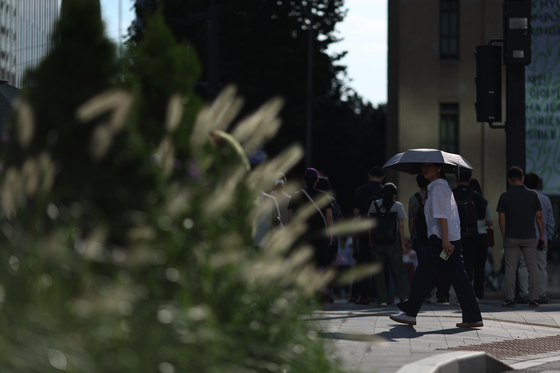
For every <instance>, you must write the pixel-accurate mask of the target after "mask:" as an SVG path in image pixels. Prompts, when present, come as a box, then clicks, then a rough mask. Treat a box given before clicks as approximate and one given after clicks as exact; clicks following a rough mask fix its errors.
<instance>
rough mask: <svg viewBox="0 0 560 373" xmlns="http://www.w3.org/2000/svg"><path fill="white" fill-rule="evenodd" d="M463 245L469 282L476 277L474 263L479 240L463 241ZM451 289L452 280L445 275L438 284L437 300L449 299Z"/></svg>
mask: <svg viewBox="0 0 560 373" xmlns="http://www.w3.org/2000/svg"><path fill="white" fill-rule="evenodd" d="M461 242H462V243H463V262H464V265H465V272H466V273H467V276H468V277H469V281H471V283H472V280H473V277H474V276H473V275H474V263H475V257H476V250H477V246H476V245H477V240H476V238H474V239H473V238H471V239H464V240H461ZM449 289H451V279H450V278H449V276H448V275H446V274H443V275H442V276H441V278H440V279H439V281H438V283H437V291H436V298H437V299H447V298H449Z"/></svg>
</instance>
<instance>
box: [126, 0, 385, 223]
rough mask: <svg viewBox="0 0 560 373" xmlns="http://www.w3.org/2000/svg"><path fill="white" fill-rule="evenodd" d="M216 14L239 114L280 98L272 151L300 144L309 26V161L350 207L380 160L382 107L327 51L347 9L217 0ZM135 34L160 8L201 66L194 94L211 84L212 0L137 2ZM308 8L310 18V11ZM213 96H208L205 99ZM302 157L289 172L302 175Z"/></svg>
mask: <svg viewBox="0 0 560 373" xmlns="http://www.w3.org/2000/svg"><path fill="white" fill-rule="evenodd" d="M215 3H216V4H217V8H218V17H219V46H218V48H219V79H220V83H221V84H222V86H225V85H227V84H231V83H233V84H235V85H236V86H238V88H239V92H240V95H241V96H242V97H243V98H244V99H245V100H246V105H245V108H244V110H243V111H242V113H241V115H246V114H247V113H249V112H251V111H253V110H254V109H255V108H256V107H257V106H258V105H259V104H260V102H262V100H263V98H264V99H268V98H271V97H275V96H281V97H283V98H284V99H285V106H284V109H283V110H282V112H281V114H280V116H281V118H282V121H283V125H282V128H281V129H280V132H279V134H278V136H276V138H275V139H274V140H273V141H271V142H270V143H269V144H268V145H267V146H266V147H265V149H264V150H265V152H267V153H268V154H269V155H270V156H274V155H276V154H278V153H279V152H280V151H281V150H282V149H284V148H285V147H286V146H288V145H289V144H291V143H293V142H299V143H301V144H304V143H305V128H306V102H307V77H308V74H307V63H308V48H309V43H308V32H310V31H309V30H310V29H311V30H312V32H313V43H312V44H313V85H312V86H313V87H312V90H313V105H312V113H313V115H312V117H313V122H312V133H313V146H312V148H313V150H312V166H313V167H315V168H317V169H319V170H320V171H322V172H324V173H325V174H326V176H328V177H329V178H330V180H331V184H332V185H333V188H334V189H335V190H336V191H337V192H338V193H337V198H338V199H339V201H340V202H341V204H342V206H343V209H344V210H346V211H347V212H349V211H350V208H351V203H352V197H353V193H354V190H355V188H356V187H358V186H359V185H361V184H363V183H364V182H365V181H366V180H367V179H366V175H367V171H368V170H369V169H370V168H371V167H372V166H374V165H381V164H382V163H383V161H384V125H385V109H384V107H378V108H375V107H373V106H372V105H371V103H368V102H365V101H364V100H363V99H362V97H360V95H359V94H358V93H356V92H354V91H353V90H352V89H351V87H349V85H348V82H347V81H345V74H346V67H345V66H344V65H343V64H342V63H341V59H342V57H343V56H344V55H345V53H342V54H329V53H328V52H327V49H328V47H329V45H331V44H332V43H336V42H337V41H338V39H337V37H336V35H335V27H336V24H337V23H338V22H341V21H342V20H343V19H344V16H345V14H346V12H345V9H344V1H343V0H310V1H303V0H278V1H268V0H227V1H223V0H215ZM135 6H136V12H137V17H138V18H137V21H136V22H135V23H134V24H133V25H132V27H131V28H130V37H131V39H132V40H135V41H139V40H141V39H142V38H143V34H144V31H143V29H144V23H145V17H146V16H148V15H149V14H150V13H152V12H154V11H155V10H156V9H157V7H158V6H162V7H163V14H164V17H165V20H166V23H167V24H168V26H169V27H170V28H171V30H172V32H173V34H174V35H175V37H176V38H177V40H178V41H179V42H181V43H182V44H183V45H186V46H187V47H188V48H194V49H196V51H197V52H198V55H199V56H200V57H201V61H202V66H203V72H202V78H201V80H200V81H199V92H200V93H201V94H202V95H203V96H204V93H205V91H204V87H205V86H206V85H207V82H208V78H209V77H208V75H209V60H208V53H207V52H208V47H209V43H208V36H209V30H208V14H209V12H208V9H209V6H210V1H209V0H144V1H137V2H136V5H135ZM311 13H312V16H311ZM207 99H210V97H207ZM302 170H303V162H302V163H300V165H299V167H296V168H295V170H294V171H293V174H292V175H289V176H291V177H292V178H297V179H298V180H299V179H300V175H301V171H302Z"/></svg>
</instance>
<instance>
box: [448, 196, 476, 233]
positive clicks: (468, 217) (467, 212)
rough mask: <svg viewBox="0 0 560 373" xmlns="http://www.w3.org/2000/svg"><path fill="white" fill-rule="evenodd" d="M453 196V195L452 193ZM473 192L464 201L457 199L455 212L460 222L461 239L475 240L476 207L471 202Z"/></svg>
mask: <svg viewBox="0 0 560 373" xmlns="http://www.w3.org/2000/svg"><path fill="white" fill-rule="evenodd" d="M454 194H455V193H454ZM473 197H474V190H471V191H470V192H469V194H468V195H467V198H466V199H457V198H455V202H457V210H458V211H459V219H460V220H461V239H465V238H466V239H475V238H476V237H477V235H478V223H477V220H478V218H477V216H476V206H475V205H474V202H473Z"/></svg>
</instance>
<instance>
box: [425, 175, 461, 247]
mask: <svg viewBox="0 0 560 373" xmlns="http://www.w3.org/2000/svg"><path fill="white" fill-rule="evenodd" d="M424 212H425V215H426V224H427V225H428V237H429V236H431V235H432V234H435V235H436V236H438V237H439V238H440V239H443V237H442V235H441V226H440V223H439V220H437V219H447V228H448V235H447V237H448V239H449V241H458V240H460V239H461V222H460V220H459V212H458V211H457V203H455V197H453V192H452V191H451V188H449V184H448V183H447V180H444V179H437V180H434V181H432V182H431V183H430V184H429V185H428V199H427V200H426V204H425V205H424Z"/></svg>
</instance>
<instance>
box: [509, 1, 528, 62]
mask: <svg viewBox="0 0 560 373" xmlns="http://www.w3.org/2000/svg"><path fill="white" fill-rule="evenodd" d="M504 63H505V64H507V65H509V64H521V65H529V64H531V2H530V1H528V0H516V1H504Z"/></svg>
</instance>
